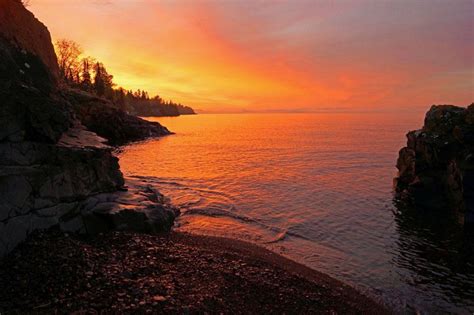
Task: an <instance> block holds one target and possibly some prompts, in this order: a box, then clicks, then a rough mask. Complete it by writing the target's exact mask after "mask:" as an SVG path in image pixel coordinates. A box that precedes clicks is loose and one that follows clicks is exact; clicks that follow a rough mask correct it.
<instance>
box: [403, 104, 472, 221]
mask: <svg viewBox="0 0 474 315" xmlns="http://www.w3.org/2000/svg"><path fill="white" fill-rule="evenodd" d="M407 139H408V141H407V146H406V147H405V148H403V149H401V150H400V153H399V158H398V161H397V168H398V170H399V176H398V178H397V181H396V190H397V193H398V195H399V196H400V197H401V198H404V199H408V200H411V201H412V202H413V203H414V204H415V205H416V206H418V207H421V208H424V209H429V210H434V211H457V212H460V213H463V214H464V217H465V222H469V223H474V104H471V105H470V106H469V107H467V108H462V107H456V106H452V105H438V106H435V105H433V106H432V107H431V109H430V110H429V111H428V113H427V114H426V117H425V122H424V126H423V128H422V129H420V130H416V131H411V132H409V133H408V134H407Z"/></svg>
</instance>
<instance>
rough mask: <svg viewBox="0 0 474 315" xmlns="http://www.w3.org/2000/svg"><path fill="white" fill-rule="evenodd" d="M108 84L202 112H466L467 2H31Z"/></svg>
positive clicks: (473, 95)
mask: <svg viewBox="0 0 474 315" xmlns="http://www.w3.org/2000/svg"><path fill="white" fill-rule="evenodd" d="M29 9H30V10H31V11H32V12H33V13H34V14H35V15H36V16H37V17H38V18H39V19H40V20H41V21H42V22H43V23H45V24H46V25H47V26H48V28H49V30H50V32H51V33H52V36H53V40H56V39H60V38H67V39H71V40H74V41H76V42H78V43H79V44H80V45H81V46H82V48H83V49H84V54H85V55H90V56H93V57H95V58H97V59H98V60H100V61H102V62H103V63H104V64H105V65H106V67H107V69H108V71H109V73H111V74H113V75H114V81H115V82H116V83H117V84H118V85H119V86H122V87H124V88H127V89H134V90H135V89H145V90H147V91H148V92H149V93H150V94H151V95H156V94H159V95H160V96H161V97H163V98H165V99H173V100H174V101H176V102H181V103H183V104H186V105H190V106H192V107H194V108H196V109H198V110H201V111H203V112H219V111H222V112H246V111H272V112H273V111H277V112H279V111H281V112H286V111H292V112H307V111H309V112H312V111H315V112H318V111H384V110H402V111H405V110H410V109H420V108H422V109H427V108H428V107H429V106H430V105H431V104H456V105H468V104H470V103H471V102H473V101H474V92H473V91H474V0H467V1H465V0H353V1H350V0H324V1H323V0H311V1H306V0H288V1H250V0H239V1H237V0H220V1H217V0H176V1H172V0H166V1H158V0H31V5H30V7H29Z"/></svg>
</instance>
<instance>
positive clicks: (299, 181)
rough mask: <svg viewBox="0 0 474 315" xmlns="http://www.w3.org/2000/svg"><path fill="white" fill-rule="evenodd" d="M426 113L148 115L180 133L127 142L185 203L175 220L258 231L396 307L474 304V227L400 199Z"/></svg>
mask: <svg viewBox="0 0 474 315" xmlns="http://www.w3.org/2000/svg"><path fill="white" fill-rule="evenodd" d="M423 116H424V114H423V113H421V112H420V113H417V114H413V113H412V114H399V113H397V114H373V113H370V114H369V113H363V114H341V113H337V114H336V113H334V114H222V115H211V114H208V115H197V116H181V117H174V118H149V119H150V120H152V121H159V122H160V123H162V124H163V125H165V126H167V127H168V128H169V129H170V130H172V131H174V132H175V133H176V134H175V135H171V136H168V137H165V138H161V139H154V140H149V141H145V142H141V143H136V144H133V145H130V146H128V147H125V148H124V150H123V151H122V152H121V153H120V154H119V157H120V161H121V162H120V164H121V167H122V171H123V172H124V174H125V175H126V176H132V177H140V178H142V179H143V180H146V181H148V182H149V183H150V185H153V186H154V187H156V188H158V189H159V190H160V191H161V192H162V193H164V194H166V195H168V196H169V197H170V198H171V200H172V202H173V203H174V204H176V205H178V206H180V207H181V209H182V216H181V217H180V218H179V219H178V221H177V229H178V230H181V231H189V232H193V233H200V234H209V235H219V236H226V237H231V238H238V239H243V240H247V241H250V242H254V243H257V244H260V245H262V246H265V247H267V248H270V249H271V250H274V251H276V252H278V253H281V254H283V255H285V256H288V257H290V258H292V259H294V260H296V261H299V262H301V263H303V264H305V265H308V266H310V267H312V268H314V269H316V270H319V271H322V272H324V273H327V274H329V275H331V276H333V277H335V278H337V279H340V280H342V281H344V282H346V283H349V284H351V285H353V286H355V287H357V288H358V289H359V290H361V291H363V292H365V293H366V294H368V295H370V296H372V297H375V298H376V299H379V300H382V301H383V302H384V303H387V304H388V305H390V306H391V307H394V308H395V309H396V310H398V311H402V312H411V311H414V312H415V311H421V312H428V313H433V312H456V313H466V314H470V313H472V312H474V257H473V255H472V253H473V244H474V239H473V236H472V235H470V234H469V233H468V232H465V231H463V229H462V227H460V226H459V225H458V223H457V222H456V220H454V219H452V218H450V217H439V216H434V215H432V214H427V213H425V214H422V213H419V212H415V211H413V209H410V208H408V207H405V206H404V205H402V204H400V203H398V202H396V201H395V200H394V196H393V189H392V187H393V178H394V176H395V175H396V168H395V163H396V159H397V156H398V150H399V149H400V148H401V147H402V146H403V145H404V144H405V142H406V139H405V134H406V132H408V131H409V130H413V129H417V128H419V127H421V125H422V124H423Z"/></svg>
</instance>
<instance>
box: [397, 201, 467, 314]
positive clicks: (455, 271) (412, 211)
mask: <svg viewBox="0 0 474 315" xmlns="http://www.w3.org/2000/svg"><path fill="white" fill-rule="evenodd" d="M394 204H395V210H394V214H395V222H396V226H397V227H396V228H397V232H398V235H399V238H398V241H397V245H398V250H397V254H396V255H394V264H396V265H397V266H398V267H399V268H400V270H406V271H408V272H407V273H406V274H403V275H402V276H403V277H405V278H406V280H407V283H409V284H411V285H412V286H413V287H414V288H416V290H425V289H428V288H429V290H430V291H431V292H432V294H433V295H434V296H435V297H436V295H438V297H437V298H439V299H444V300H446V299H447V300H448V301H445V302H448V304H449V305H452V309H449V310H448V309H446V311H450V312H456V313H462V312H466V308H465V306H466V305H468V308H469V309H470V312H473V311H474V233H473V231H472V229H470V228H465V227H463V225H462V224H461V223H460V222H459V219H458V217H456V216H455V215H451V214H449V212H446V213H439V212H430V211H427V210H423V209H416V208H415V207H414V206H413V205H410V204H407V203H405V202H403V201H400V200H394ZM433 288H437V290H433ZM462 305H464V306H463V307H462V308H461V307H459V309H458V308H457V307H456V306H462Z"/></svg>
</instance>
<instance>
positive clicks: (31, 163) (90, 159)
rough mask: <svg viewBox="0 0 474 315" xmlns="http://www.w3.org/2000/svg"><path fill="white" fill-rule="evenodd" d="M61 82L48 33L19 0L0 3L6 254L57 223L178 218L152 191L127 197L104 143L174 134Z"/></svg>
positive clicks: (109, 224)
mask: <svg viewBox="0 0 474 315" xmlns="http://www.w3.org/2000/svg"><path fill="white" fill-rule="evenodd" d="M58 77H59V75H58V66H57V60H56V55H55V53H54V49H53V45H52V44H51V37H50V35H49V32H48V30H47V28H46V27H45V26H44V25H43V24H42V23H41V22H39V21H38V20H37V19H36V18H35V17H34V16H33V14H31V13H30V12H28V10H26V9H25V7H24V6H23V5H22V4H21V2H20V1H18V0H0V257H2V256H3V255H5V254H6V253H8V252H10V251H11V250H12V249H13V248H14V247H15V246H16V245H18V244H19V243H20V242H21V241H23V240H25V239H26V238H27V236H28V235H29V234H31V233H33V232H34V231H36V230H41V229H48V228H50V227H52V226H59V227H60V228H62V229H63V230H75V231H79V232H89V231H99V230H110V229H114V228H115V229H120V230H125V229H130V230H138V231H147V232H156V231H161V230H166V229H169V228H170V226H171V225H172V221H173V219H174V216H175V211H174V210H172V209H170V208H169V207H168V206H166V205H165V204H164V203H160V202H159V200H158V199H157V198H156V194H155V193H154V192H150V191H148V188H146V187H141V186H136V185H132V186H133V189H131V191H133V192H134V193H135V194H136V196H135V197H133V198H132V197H130V194H131V193H130V192H129V193H128V194H126V193H125V192H122V190H123V186H124V178H123V176H122V173H121V172H120V168H119V164H118V159H117V158H116V157H115V156H114V155H113V153H112V150H113V148H111V147H109V146H107V145H105V142H107V141H108V142H109V143H112V144H119V143H124V142H126V141H134V140H141V139H144V138H147V137H149V136H159V135H164V134H166V133H169V132H168V131H167V129H166V128H164V127H162V126H161V125H159V124H156V123H154V124H152V123H148V122H146V121H144V120H141V119H139V118H136V117H131V116H129V115H127V114H125V113H123V112H120V111H118V110H116V109H113V108H110V106H108V104H107V102H105V101H102V100H100V99H97V98H94V97H93V96H90V95H87V94H84V93H83V94H79V93H75V92H74V91H70V90H64V88H63V87H62V86H61V85H60V84H59V83H58ZM84 125H85V126H86V127H90V130H87V129H86V127H84ZM91 130H92V131H96V132H97V133H99V134H101V135H103V136H104V138H105V139H104V138H101V137H99V136H97V134H96V133H94V132H91ZM143 194H145V195H146V196H145V197H146V198H148V199H146V200H141V199H140V198H141V197H143ZM100 198H105V199H106V200H107V201H108V203H104V202H102V201H101V200H102V199H100ZM114 198H115V199H114ZM124 198H125V199H127V198H128V199H127V200H125V199H124ZM150 198H151V199H150ZM109 199H110V200H109ZM132 199H133V200H132ZM152 199H156V202H154V201H153V200H152ZM94 203H95V204H94ZM104 204H108V205H107V206H105V205H104ZM91 205H93V206H91ZM98 207H99V208H98Z"/></svg>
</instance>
